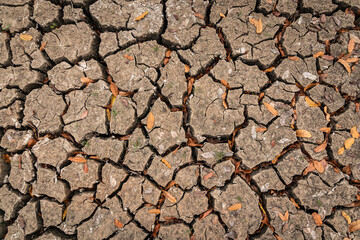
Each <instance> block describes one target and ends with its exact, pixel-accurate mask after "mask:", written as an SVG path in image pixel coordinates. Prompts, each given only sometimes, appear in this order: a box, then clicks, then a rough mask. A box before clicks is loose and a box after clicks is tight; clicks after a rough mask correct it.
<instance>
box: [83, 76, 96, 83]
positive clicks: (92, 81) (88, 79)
mask: <svg viewBox="0 0 360 240" xmlns="http://www.w3.org/2000/svg"><path fill="white" fill-rule="evenodd" d="M80 81H81V82H82V83H94V82H95V81H94V80H92V79H91V78H88V77H82V78H80Z"/></svg>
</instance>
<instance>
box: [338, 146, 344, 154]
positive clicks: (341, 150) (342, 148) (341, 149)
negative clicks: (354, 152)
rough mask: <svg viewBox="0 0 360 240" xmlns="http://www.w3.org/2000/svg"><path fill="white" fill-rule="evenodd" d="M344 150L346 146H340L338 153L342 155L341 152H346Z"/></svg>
mask: <svg viewBox="0 0 360 240" xmlns="http://www.w3.org/2000/svg"><path fill="white" fill-rule="evenodd" d="M344 151H345V148H344V147H341V148H339V150H338V152H337V153H338V154H339V155H341V154H343V153H344Z"/></svg>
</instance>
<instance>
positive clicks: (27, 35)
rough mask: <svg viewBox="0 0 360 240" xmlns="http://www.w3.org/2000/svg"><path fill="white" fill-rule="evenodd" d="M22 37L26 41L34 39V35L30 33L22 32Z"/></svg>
mask: <svg viewBox="0 0 360 240" xmlns="http://www.w3.org/2000/svg"><path fill="white" fill-rule="evenodd" d="M20 39H21V40H24V41H31V40H32V39H33V36H31V35H29V34H20Z"/></svg>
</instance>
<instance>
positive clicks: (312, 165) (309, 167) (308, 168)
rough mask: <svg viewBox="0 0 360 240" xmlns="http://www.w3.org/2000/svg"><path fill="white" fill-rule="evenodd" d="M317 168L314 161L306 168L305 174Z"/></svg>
mask: <svg viewBox="0 0 360 240" xmlns="http://www.w3.org/2000/svg"><path fill="white" fill-rule="evenodd" d="M314 170H315V166H314V163H310V164H309V165H308V166H307V167H306V168H305V170H304V172H303V176H305V175H306V174H308V173H309V172H312V171H314Z"/></svg>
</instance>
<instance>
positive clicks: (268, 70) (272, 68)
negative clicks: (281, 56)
mask: <svg viewBox="0 0 360 240" xmlns="http://www.w3.org/2000/svg"><path fill="white" fill-rule="evenodd" d="M274 69H275V67H269V68H267V69H265V70H264V72H266V73H267V72H272V71H274Z"/></svg>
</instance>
